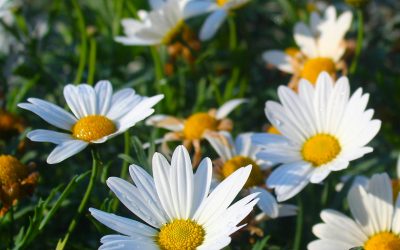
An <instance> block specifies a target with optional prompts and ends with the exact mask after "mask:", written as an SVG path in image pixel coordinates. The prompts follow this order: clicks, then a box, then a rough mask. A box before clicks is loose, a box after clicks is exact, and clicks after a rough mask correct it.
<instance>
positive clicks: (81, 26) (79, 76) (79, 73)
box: [72, 0, 87, 84]
mask: <svg viewBox="0 0 400 250" xmlns="http://www.w3.org/2000/svg"><path fill="white" fill-rule="evenodd" d="M72 5H73V6H74V8H75V11H76V15H77V18H78V27H79V32H80V33H81V47H80V51H79V65H78V70H77V72H76V76H75V80H74V83H75V84H79V83H81V81H82V75H83V70H84V69H85V64H86V53H87V36H86V29H85V27H86V25H85V20H84V18H83V13H82V10H81V8H80V7H79V4H78V2H77V0H72Z"/></svg>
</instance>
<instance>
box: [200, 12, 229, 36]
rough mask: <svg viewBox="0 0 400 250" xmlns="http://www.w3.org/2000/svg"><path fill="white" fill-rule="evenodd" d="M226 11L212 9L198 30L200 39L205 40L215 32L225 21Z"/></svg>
mask: <svg viewBox="0 0 400 250" xmlns="http://www.w3.org/2000/svg"><path fill="white" fill-rule="evenodd" d="M227 15H228V12H227V11H226V10H224V9H219V10H216V11H214V12H213V13H212V14H211V15H210V16H209V17H208V18H207V19H206V21H205V22H204V24H203V27H201V30H200V35H199V37H200V40H202V41H206V40H209V39H211V38H212V37H213V36H214V35H215V33H217V31H218V29H219V27H221V25H222V23H223V22H224V21H225V19H226V16H227Z"/></svg>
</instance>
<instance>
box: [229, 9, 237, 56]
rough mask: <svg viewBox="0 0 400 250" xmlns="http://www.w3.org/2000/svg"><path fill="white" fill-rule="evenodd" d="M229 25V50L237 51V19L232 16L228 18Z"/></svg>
mask: <svg viewBox="0 0 400 250" xmlns="http://www.w3.org/2000/svg"><path fill="white" fill-rule="evenodd" d="M228 24H229V49H230V50H235V49H236V47H237V31H236V24H235V19H234V18H233V17H232V16H230V17H229V18H228Z"/></svg>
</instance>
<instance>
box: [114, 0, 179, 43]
mask: <svg viewBox="0 0 400 250" xmlns="http://www.w3.org/2000/svg"><path fill="white" fill-rule="evenodd" d="M186 2H187V1H185V0H167V1H150V3H151V5H152V7H153V10H152V11H150V12H146V11H143V10H141V11H139V12H138V15H139V18H140V19H139V20H136V19H132V18H127V19H123V20H122V26H123V28H124V33H125V36H119V37H116V38H115V40H116V41H117V42H120V43H122V44H125V45H158V44H169V43H170V42H171V41H173V40H174V38H175V36H176V35H177V34H178V33H179V32H180V31H181V29H182V27H183V26H184V25H185V24H184V18H185V16H184V13H183V9H184V7H185V4H186Z"/></svg>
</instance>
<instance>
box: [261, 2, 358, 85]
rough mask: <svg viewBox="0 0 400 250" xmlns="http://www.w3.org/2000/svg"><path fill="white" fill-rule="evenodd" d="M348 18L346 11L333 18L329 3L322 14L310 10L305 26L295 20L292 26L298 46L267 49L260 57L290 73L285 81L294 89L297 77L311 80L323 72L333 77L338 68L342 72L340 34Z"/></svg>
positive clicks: (333, 12)
mask: <svg viewBox="0 0 400 250" xmlns="http://www.w3.org/2000/svg"><path fill="white" fill-rule="evenodd" d="M351 21H352V14H351V12H350V11H346V12H344V13H343V14H341V15H340V16H339V17H337V15H336V9H335V7H333V6H330V7H328V8H327V9H326V11H325V15H324V17H321V16H320V15H319V14H318V13H317V12H313V13H312V14H311V17H310V25H309V26H307V25H306V24H305V23H303V22H299V23H297V24H296V26H295V28H294V40H295V42H296V45H297V46H298V48H299V49H297V48H288V49H287V50H285V51H279V50H270V51H267V52H265V53H264V54H263V59H264V60H265V61H266V62H268V63H270V64H272V65H275V66H276V67H277V68H278V69H279V70H281V71H284V72H286V73H289V74H293V77H292V80H291V83H290V84H289V86H291V87H292V88H297V83H298V81H299V80H300V79H301V78H305V79H307V80H308V81H310V82H311V83H315V82H316V80H317V78H318V75H319V74H320V73H321V72H323V71H326V72H328V73H329V74H330V75H331V76H332V77H335V76H336V72H337V71H338V70H342V73H343V74H346V67H345V63H344V61H343V59H342V58H343V55H344V53H345V50H346V43H345V40H344V37H345V35H346V32H347V31H348V30H349V29H350V26H351Z"/></svg>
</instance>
